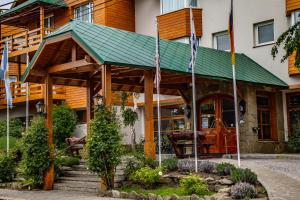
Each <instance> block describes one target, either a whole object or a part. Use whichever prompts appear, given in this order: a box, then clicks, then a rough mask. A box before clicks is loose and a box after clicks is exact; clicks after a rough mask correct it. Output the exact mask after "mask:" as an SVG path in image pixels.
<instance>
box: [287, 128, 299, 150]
mask: <svg viewBox="0 0 300 200" xmlns="http://www.w3.org/2000/svg"><path fill="white" fill-rule="evenodd" d="M288 150H289V151H290V152H292V153H300V129H296V130H295V131H294V132H293V134H292V136H291V137H290V138H289V141H288Z"/></svg>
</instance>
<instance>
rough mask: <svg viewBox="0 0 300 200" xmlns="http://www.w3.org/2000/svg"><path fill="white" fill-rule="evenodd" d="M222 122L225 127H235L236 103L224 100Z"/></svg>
mask: <svg viewBox="0 0 300 200" xmlns="http://www.w3.org/2000/svg"><path fill="white" fill-rule="evenodd" d="M222 122H223V126H224V127H235V113H234V102H233V100H232V99H225V98H224V99H223V100H222Z"/></svg>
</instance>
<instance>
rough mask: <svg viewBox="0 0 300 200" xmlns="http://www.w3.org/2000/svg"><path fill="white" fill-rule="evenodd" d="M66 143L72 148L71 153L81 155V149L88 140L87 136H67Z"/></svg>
mask: <svg viewBox="0 0 300 200" xmlns="http://www.w3.org/2000/svg"><path fill="white" fill-rule="evenodd" d="M66 143H67V144H68V148H69V149H70V151H71V153H72V154H74V152H75V153H76V155H77V156H79V150H81V149H83V147H84V145H85V143H86V141H85V137H83V138H77V137H70V138H66Z"/></svg>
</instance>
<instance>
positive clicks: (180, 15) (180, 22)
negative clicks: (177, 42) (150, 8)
mask: <svg viewBox="0 0 300 200" xmlns="http://www.w3.org/2000/svg"><path fill="white" fill-rule="evenodd" d="M193 16H194V20H195V30H196V36H197V37H201V36H202V9H199V8H193ZM157 22H158V27H159V34H160V37H161V38H162V39H168V40H173V39H178V38H182V37H189V36H190V35H191V28H190V9H189V8H183V9H180V10H176V11H173V12H170V13H166V14H163V15H160V16H158V17H157Z"/></svg>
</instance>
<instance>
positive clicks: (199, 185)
mask: <svg viewBox="0 0 300 200" xmlns="http://www.w3.org/2000/svg"><path fill="white" fill-rule="evenodd" d="M180 187H182V188H183V189H184V190H185V191H187V193H188V194H189V195H192V194H197V195H201V196H203V195H205V194H207V193H209V189H208V185H207V183H206V182H205V180H203V179H202V178H200V177H199V176H197V175H189V176H186V177H183V178H182V179H181V180H180Z"/></svg>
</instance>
